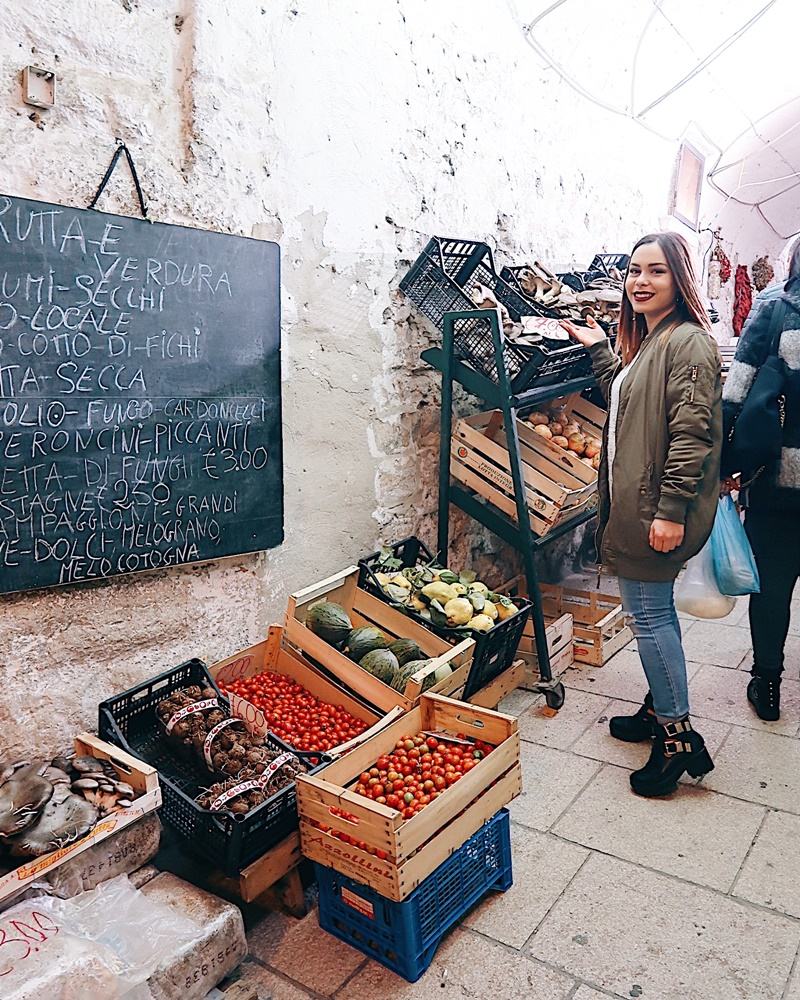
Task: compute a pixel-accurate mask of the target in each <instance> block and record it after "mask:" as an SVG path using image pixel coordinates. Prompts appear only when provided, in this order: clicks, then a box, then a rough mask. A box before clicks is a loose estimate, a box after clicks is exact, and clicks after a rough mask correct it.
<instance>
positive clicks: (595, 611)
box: [540, 583, 633, 667]
mask: <svg viewBox="0 0 800 1000" xmlns="http://www.w3.org/2000/svg"><path fill="white" fill-rule="evenodd" d="M540 589H541V592H542V610H543V611H544V613H545V614H546V615H549V616H552V617H555V616H556V615H562V614H566V613H567V612H568V613H569V614H571V615H572V618H573V640H572V646H573V652H574V654H575V659H576V660H577V661H578V662H579V663H591V664H592V665H593V666H595V667H600V666H602V665H603V664H604V663H605V662H606V660H608V659H609V657H611V656H613V655H614V653H616V652H617V651H618V650H620V649H622V647H623V646H626V645H627V644H628V643H629V642H630V641H631V639H632V638H633V632H632V631H631V629H630V626H629V625H628V623H627V618H626V616H625V612H624V611H623V610H622V600H621V598H619V597H616V596H614V595H613V594H603V593H601V592H600V591H597V590H573V589H571V588H569V587H559V586H553V585H551V584H547V583H543V584H541V586H540Z"/></svg>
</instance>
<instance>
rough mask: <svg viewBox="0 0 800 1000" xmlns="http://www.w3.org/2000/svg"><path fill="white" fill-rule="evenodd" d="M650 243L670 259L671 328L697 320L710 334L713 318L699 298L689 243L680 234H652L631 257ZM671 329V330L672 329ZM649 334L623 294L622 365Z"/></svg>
mask: <svg viewBox="0 0 800 1000" xmlns="http://www.w3.org/2000/svg"><path fill="white" fill-rule="evenodd" d="M647 243H657V244H658V245H659V246H660V247H661V249H662V250H663V251H664V256H665V257H666V258H667V264H668V265H669V269H670V272H671V273H672V278H673V281H674V282H675V287H676V289H677V296H676V298H675V311H674V313H673V314H672V315H673V317H674V320H673V324H672V326H671V327H670V328H669V331H671V330H672V329H674V328H675V327H676V326H677V325H678V324H679V323H686V322H688V323H696V324H697V325H698V326H699V327H702V328H703V329H704V330H706V331H707V332H708V333H710V332H711V320H710V319H709V318H708V313H707V312H706V307H705V306H704V305H703V300H702V299H701V298H700V288H699V286H698V284H697V278H696V277H695V273H694V265H693V264H692V255H691V251H690V249H689V244H688V243H687V242H686V240H685V239H684V238H683V237H682V236H681V235H680V234H678V233H650V234H649V235H648V236H643V237H642V238H641V239H640V240H639V242H638V243H637V244H636V246H635V247H634V248H633V250H631V258H633V255H634V254H635V253H636V251H637V250H638V249H639V247H641V246H644V245H645V244H647ZM629 271H630V263H629V264H628V269H627V270H626V271H625V281H626V282H627V280H628V272H629ZM669 331H668V332H669ZM646 336H647V321H646V320H645V318H644V316H642V315H641V314H640V313H635V312H634V311H633V306H632V305H631V302H630V299H629V298H628V294H627V292H625V293H624V294H623V296H622V307H621V309H620V314H619V328H618V331H617V351H618V352H619V353H620V355H621V356H622V362H623V364H626V365H627V364H630V362H631V361H632V360H633V359H634V358H635V357H636V353H637V351H638V350H639V348H640V347H641V344H642V341H643V340H644V338H645V337H646Z"/></svg>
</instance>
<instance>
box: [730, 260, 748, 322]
mask: <svg viewBox="0 0 800 1000" xmlns="http://www.w3.org/2000/svg"><path fill="white" fill-rule="evenodd" d="M752 305H753V289H752V286H751V284H750V275H749V274H748V273H747V268H746V267H745V266H744V264H739V265H738V266H737V268H736V279H735V282H734V288H733V332H734V334H735V335H736V336H737V337H738V336H739V335H740V334H741V332H742V327H743V326H744V323H745V320H746V319H747V317H748V316H749V314H750V308H751V306H752Z"/></svg>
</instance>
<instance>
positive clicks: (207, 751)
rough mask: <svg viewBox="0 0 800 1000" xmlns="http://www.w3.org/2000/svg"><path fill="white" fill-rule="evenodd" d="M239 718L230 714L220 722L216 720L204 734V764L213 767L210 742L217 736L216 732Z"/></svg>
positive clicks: (238, 720)
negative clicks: (206, 733) (211, 727)
mask: <svg viewBox="0 0 800 1000" xmlns="http://www.w3.org/2000/svg"><path fill="white" fill-rule="evenodd" d="M241 721H242V720H241V719H237V718H236V717H235V716H233V715H232V716H231V717H230V718H229V719H223V720H222V722H218V723H217V724H216V726H214V728H213V729H212V730H211V732H210V733H209V734H208V736H206V738H205V741H204V743H203V756H204V757H205V759H206V764H208V766H209V767H213V766H214V764H213V761H212V760H211V744H212V743H213V742H214V739H215V738H216V736H217V733H221V732H222V730H223V729H225V727H226V726H230V725H233V723H234V722H241Z"/></svg>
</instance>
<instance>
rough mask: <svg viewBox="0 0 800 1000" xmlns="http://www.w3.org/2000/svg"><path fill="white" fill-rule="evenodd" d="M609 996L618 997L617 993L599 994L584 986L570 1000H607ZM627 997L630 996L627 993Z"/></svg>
mask: <svg viewBox="0 0 800 1000" xmlns="http://www.w3.org/2000/svg"><path fill="white" fill-rule="evenodd" d="M635 992H636V991H634V993H635ZM636 995H637V996H639V995H640V994H638V993H637V994H636ZM611 996H614V997H618V996H619V993H606V992H605V991H604V992H603V993H601V992H600V991H599V990H594V989H592V987H591V986H586V985H585V984H584V985H583V986H581V987H580V988H579V990H578V992H577V993H576V994H575V996H574V997H572V998H571V1000H608V998H609V997H611ZM628 996H632V994H631V993H630V992H629V993H628Z"/></svg>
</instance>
